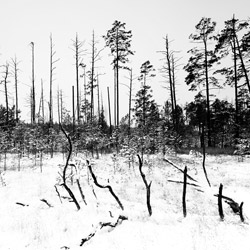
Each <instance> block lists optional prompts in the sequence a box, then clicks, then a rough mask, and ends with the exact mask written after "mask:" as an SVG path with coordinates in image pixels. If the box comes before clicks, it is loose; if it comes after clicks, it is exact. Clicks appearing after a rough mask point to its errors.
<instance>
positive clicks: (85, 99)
mask: <svg viewBox="0 0 250 250" xmlns="http://www.w3.org/2000/svg"><path fill="white" fill-rule="evenodd" d="M83 70H84V117H85V122H87V107H86V104H87V84H86V65H84V68H83Z"/></svg>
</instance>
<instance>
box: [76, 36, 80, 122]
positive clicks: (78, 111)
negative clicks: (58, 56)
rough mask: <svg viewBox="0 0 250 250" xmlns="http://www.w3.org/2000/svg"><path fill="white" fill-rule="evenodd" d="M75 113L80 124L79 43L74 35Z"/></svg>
mask: <svg viewBox="0 0 250 250" xmlns="http://www.w3.org/2000/svg"><path fill="white" fill-rule="evenodd" d="M75 49H76V54H75V57H76V112H77V123H78V124H80V103H79V42H78V37H77V34H76V44H75Z"/></svg>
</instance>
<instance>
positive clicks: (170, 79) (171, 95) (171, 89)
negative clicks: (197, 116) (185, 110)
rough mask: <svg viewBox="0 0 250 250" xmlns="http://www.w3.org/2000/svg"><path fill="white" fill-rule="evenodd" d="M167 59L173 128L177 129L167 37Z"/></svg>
mask: <svg viewBox="0 0 250 250" xmlns="http://www.w3.org/2000/svg"><path fill="white" fill-rule="evenodd" d="M165 40H166V57H167V65H168V66H167V67H168V68H167V71H168V79H169V87H170V97H171V107H172V119H173V126H174V128H175V115H174V114H175V108H174V97H173V78H172V67H171V60H170V54H169V43H168V37H167V36H166V39H165Z"/></svg>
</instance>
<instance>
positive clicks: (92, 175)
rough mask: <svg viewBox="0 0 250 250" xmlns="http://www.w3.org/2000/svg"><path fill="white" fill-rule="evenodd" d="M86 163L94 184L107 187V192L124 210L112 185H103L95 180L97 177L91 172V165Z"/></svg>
mask: <svg viewBox="0 0 250 250" xmlns="http://www.w3.org/2000/svg"><path fill="white" fill-rule="evenodd" d="M87 165H88V169H89V172H90V174H91V177H92V179H93V181H94V183H95V185H96V186H97V187H99V188H107V189H108V190H109V192H110V193H111V195H112V196H113V197H114V198H115V200H116V202H117V203H118V205H119V206H120V208H121V209H122V210H124V207H123V205H122V203H121V201H120V200H119V198H118V197H117V195H116V194H115V193H114V191H113V189H112V187H111V186H109V185H106V186H104V185H101V184H99V183H98V181H97V178H96V176H95V174H94V172H93V170H92V167H91V165H90V164H89V161H87Z"/></svg>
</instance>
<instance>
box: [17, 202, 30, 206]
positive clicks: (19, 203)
mask: <svg viewBox="0 0 250 250" xmlns="http://www.w3.org/2000/svg"><path fill="white" fill-rule="evenodd" d="M16 204H17V205H20V206H23V207H28V206H29V205H27V204H24V203H21V202H16Z"/></svg>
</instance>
